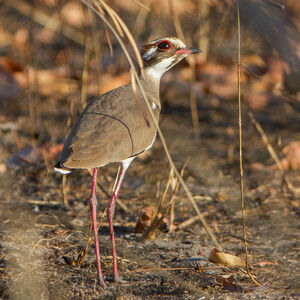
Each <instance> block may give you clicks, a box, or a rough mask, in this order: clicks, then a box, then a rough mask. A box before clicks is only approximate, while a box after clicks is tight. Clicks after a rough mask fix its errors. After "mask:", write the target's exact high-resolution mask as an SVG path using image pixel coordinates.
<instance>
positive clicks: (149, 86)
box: [141, 67, 162, 102]
mask: <svg viewBox="0 0 300 300" xmlns="http://www.w3.org/2000/svg"><path fill="white" fill-rule="evenodd" d="M144 71H145V76H144V77H143V76H141V82H142V85H143V87H144V89H145V92H146V93H147V94H148V95H149V96H151V98H154V99H155V100H156V101H155V102H159V85H160V78H161V75H162V74H161V75H160V76H156V75H157V74H155V73H153V69H151V68H149V67H148V68H145V70H144Z"/></svg>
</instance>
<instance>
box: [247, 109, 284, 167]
mask: <svg viewBox="0 0 300 300" xmlns="http://www.w3.org/2000/svg"><path fill="white" fill-rule="evenodd" d="M249 117H250V119H251V122H252V123H253V125H254V127H255V128H256V129H257V131H258V132H259V133H260V135H261V138H262V141H263V143H264V144H265V146H266V147H267V150H268V152H269V153H270V155H271V157H272V158H273V159H274V161H275V163H276V165H277V167H278V169H279V170H283V166H282V164H281V161H280V160H279V158H278V156H277V154H276V151H275V150H274V148H273V146H272V145H271V143H270V141H269V139H268V137H267V135H266V133H265V131H264V130H263V128H262V127H261V126H260V124H259V123H258V122H257V121H256V120H255V118H254V116H253V113H252V112H249Z"/></svg>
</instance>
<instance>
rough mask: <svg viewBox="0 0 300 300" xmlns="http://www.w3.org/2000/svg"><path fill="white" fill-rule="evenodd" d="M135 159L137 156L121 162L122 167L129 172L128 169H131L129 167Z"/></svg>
mask: <svg viewBox="0 0 300 300" xmlns="http://www.w3.org/2000/svg"><path fill="white" fill-rule="evenodd" d="M134 159H135V156H133V157H129V158H127V159H124V160H122V161H121V163H122V165H123V168H124V169H125V170H127V168H128V167H129V165H130V164H131V162H132V161H133V160H134Z"/></svg>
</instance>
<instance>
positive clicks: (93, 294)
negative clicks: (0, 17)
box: [0, 7, 300, 300]
mask: <svg viewBox="0 0 300 300" xmlns="http://www.w3.org/2000/svg"><path fill="white" fill-rule="evenodd" d="M2 8H3V7H2ZM5 11H6V10H5ZM9 12H10V13H11V14H12V17H13V18H14V19H15V18H16V16H18V17H20V16H19V15H16V12H15V11H14V12H12V11H10V10H9ZM2 13H3V11H2ZM5 16H8V17H9V14H5ZM131 17H132V16H131ZM21 19H22V18H21V17H20V20H19V21H20V22H21ZM24 22H25V23H26V24H27V22H28V20H27V19H26V20H25V21H24ZM21 25H22V23H21ZM21 25H20V24H19V23H17V24H14V26H15V27H13V28H15V30H17V29H20V28H21ZM42 29H43V28H42V27H38V29H36V31H35V33H36V34H37V33H38V32H40V31H42ZM8 32H9V30H8ZM46 36H47V35H46ZM103 36H104V35H103ZM63 46H67V50H65V51H66V52H64V50H62V49H63ZM9 47H10V46H8V50H7V49H6V48H5V49H4V50H3V51H4V52H5V53H11V54H7V56H9V57H11V58H13V59H14V60H17V61H19V62H20V61H21V62H23V61H26V59H28V58H26V57H25V56H26V52H24V57H23V56H22V53H21V52H20V53H19V52H17V50H16V48H9ZM11 47H12V46H11ZM34 49H36V52H35V53H37V54H36V56H34V57H35V59H36V62H37V64H38V66H39V68H40V69H43V68H45V69H51V67H52V63H53V61H52V60H53V57H55V55H57V56H58V57H63V54H65V55H66V57H65V60H64V59H63V60H61V61H62V63H61V64H62V65H64V64H69V65H70V66H71V71H72V72H70V73H71V75H70V74H69V75H70V78H69V79H68V80H69V81H68V82H69V83H68V84H70V89H69V90H68V91H67V92H64V93H65V94H63V96H62V95H61V94H60V92H61V91H58V92H57V89H58V86H57V85H53V86H49V90H50V92H47V91H48V90H47V91H45V90H43V92H41V89H42V87H41V86H38V85H33V84H31V86H30V88H28V89H26V88H24V87H18V90H17V91H13V90H12V89H11V90H10V92H15V94H10V96H11V98H10V100H7V99H8V98H7V97H3V96H1V97H2V98H1V99H0V101H1V102H0V103H1V104H3V110H2V109H1V111H0V125H1V129H0V153H1V157H0V162H1V164H0V299H3V300H9V299H22V300H27V299H28V300H35V299H37V300H40V299H55V300H56V299H290V300H291V299H299V298H300V264H299V250H300V242H299V241H300V221H299V220H300V218H299V217H300V206H299V200H300V193H299V189H300V173H299V169H297V168H296V169H294V170H293V169H291V168H287V169H286V170H284V171H281V170H279V169H278V168H277V166H276V164H275V162H274V161H273V159H272V158H271V157H270V154H269V152H268V150H267V148H266V146H265V144H264V143H263V141H262V138H261V136H260V134H259V133H258V132H257V130H256V129H255V127H254V126H253V124H252V122H251V120H250V118H249V115H248V112H249V111H250V110H251V109H250V107H249V106H248V104H244V106H243V130H244V131H243V162H244V186H245V199H246V215H247V216H246V224H247V241H248V248H249V249H248V251H249V259H250V270H251V272H252V274H253V276H254V278H255V279H256V280H257V281H258V282H259V283H260V285H261V286H257V285H255V284H254V283H253V282H252V281H251V280H250V279H249V277H248V275H247V274H246V272H245V270H244V269H243V268H230V267H226V266H222V265H217V264H215V263H212V262H210V261H209V259H208V257H209V254H210V252H211V250H212V249H213V248H214V247H215V245H214V243H213V242H212V240H211V239H210V238H209V236H208V235H207V233H206V232H205V230H204V228H203V226H202V224H201V223H200V221H199V220H198V221H195V222H192V223H191V224H190V225H188V226H185V227H183V228H182V227H181V225H182V222H184V221H186V220H189V219H191V218H193V217H194V216H195V215H196V213H195V211H194V209H193V207H192V204H191V203H190V201H189V200H188V198H187V196H186V194H185V192H184V191H183V189H182V188H180V189H179V191H178V193H177V195H176V198H175V220H174V225H175V229H174V231H173V232H168V226H167V225H168V224H167V225H166V226H165V227H164V228H161V230H160V231H158V233H157V235H156V237H155V238H154V239H151V240H147V241H143V240H142V239H141V237H142V234H141V233H135V225H136V223H137V221H138V219H139V216H140V214H141V212H142V211H143V209H144V208H146V207H152V208H153V209H155V207H156V206H157V203H158V200H159V198H160V197H161V195H162V192H163V189H164V187H165V185H166V182H167V180H168V176H169V172H170V167H169V164H168V162H167V159H166V155H165V153H164V150H163V147H162V144H161V141H160V140H159V138H158V139H157V140H156V142H155V144H154V146H153V148H152V149H151V150H149V151H148V152H146V153H145V154H143V155H141V156H140V157H138V158H137V159H136V160H135V161H134V162H133V163H132V165H131V167H130V168H129V170H128V172H127V175H126V177H125V181H124V184H123V187H122V190H121V192H120V196H119V200H118V201H119V204H117V207H116V213H115V236H116V247H117V248H116V249H117V255H118V266H119V272H120V275H121V277H122V279H124V281H126V282H125V283H122V284H120V283H114V282H111V278H112V259H111V245H110V238H109V231H108V223H107V221H106V217H103V216H102V215H103V212H104V210H105V207H106V205H107V202H108V196H107V195H106V194H105V193H104V192H103V190H102V189H104V190H106V191H107V193H108V194H111V190H112V187H113V183H114V178H115V176H116V173H117V165H113V164H112V165H108V166H106V167H104V168H102V169H101V170H100V171H99V184H101V186H102V189H101V188H100V186H98V189H97V199H98V203H99V206H98V209H99V219H100V218H101V227H100V229H99V238H100V251H101V256H102V267H103V273H104V277H105V281H106V283H107V289H105V290H103V289H101V288H100V287H99V284H98V281H97V271H96V261H95V254H94V245H92V247H91V248H90V249H89V251H88V253H87V255H86V257H85V259H84V260H83V262H82V263H81V264H76V263H75V261H76V259H77V258H78V256H79V255H80V253H81V251H82V250H83V249H85V247H86V243H87V240H88V233H89V224H90V212H89V205H88V199H89V193H90V185H91V176H90V175H89V173H88V172H87V171H85V170H82V171H74V172H72V174H70V175H68V177H67V188H66V189H65V190H64V191H63V189H62V186H63V183H62V176H61V175H60V174H56V173H53V172H52V168H53V165H54V164H55V160H56V159H57V155H56V156H55V155H53V156H52V157H50V156H49V155H48V156H47V157H48V158H45V159H41V158H40V159H36V157H35V156H34V155H33V156H34V157H33V160H31V158H30V159H29V158H28V156H26V155H25V157H23V158H22V159H21V161H20V159H19V160H17V159H16V158H14V159H13V160H12V161H13V162H14V164H11V163H8V159H11V158H12V157H13V155H14V154H16V153H18V152H19V151H20V150H21V149H23V148H25V147H26V145H31V146H32V148H33V149H38V152H39V153H40V151H41V150H40V149H46V150H47V149H48V150H47V151H48V152H47V151H46V152H47V153H49V147H50V148H51V147H55V146H56V145H58V144H59V143H61V142H62V141H63V138H64V137H65V134H66V128H67V121H68V116H69V115H70V114H71V115H72V114H73V115H76V114H77V111H80V110H81V108H80V101H79V100H78V99H80V88H81V83H78V81H79V79H78V78H79V77H80V76H81V71H82V65H83V64H82V61H83V60H82V57H84V49H83V48H82V47H81V48H80V47H79V46H78V45H75V44H73V43H71V42H69V43H67V45H66V44H65V40H64V41H61V40H56V43H52V42H51V43H50V42H49V44H47V43H46V44H43V43H42V42H38V43H37V44H35V48H34ZM10 51H11V52H10ZM105 51H107V52H106V56H105V59H106V61H105V62H106V63H107V64H108V65H110V66H114V65H115V61H119V58H120V57H119V56H118V54H115V56H114V58H113V59H111V60H109V59H108V58H107V57H109V54H108V50H107V49H106V50H105ZM58 52H59V53H60V54H57V53H58ZM116 53H118V52H116ZM22 59H24V60H22ZM66 60H67V61H66ZM107 61H109V63H108V62H107ZM56 63H57V62H56ZM24 64H25V63H24ZM91 65H93V64H92V63H91ZM103 68H104V70H105V66H104V67H103ZM208 68H210V67H208ZM224 68H225V69H226V70H227V71H228V70H229V73H230V72H231V71H230V70H231V69H232V68H233V63H232V65H231V66H228V61H227V62H225V63H224ZM124 69H125V71H124V72H125V74H127V71H128V68H127V66H126V67H125V68H124ZM225 69H224V70H225ZM121 70H122V69H118V70H117V71H116V70H115V71H114V72H112V73H109V76H110V77H109V78H110V81H111V82H112V81H114V80H115V81H114V83H115V84H116V85H119V84H118V83H119V82H120V81H121V82H123V81H124V78H123V77H122V78H120V76H119V75H118V74H119V73H120V72H121ZM25 71H26V70H24V73H26V72H25ZM122 72H123V71H122ZM186 73H187V65H186V64H185V63H182V64H180V65H179V66H178V67H176V68H175V69H174V70H171V71H170V72H169V73H168V74H166V75H165V77H164V78H163V80H162V87H161V98H162V115H161V119H160V126H161V129H162V131H163V133H164V135H165V137H166V140H167V144H168V146H169V148H170V152H171V155H172V157H173V159H174V161H175V163H176V166H177V167H178V169H181V168H182V166H183V165H184V163H185V161H186V160H187V158H189V161H188V164H187V168H186V171H185V173H184V179H185V181H186V182H187V184H188V186H189V188H190V190H191V192H192V194H193V196H194V197H195V199H196V203H197V205H198V206H199V209H200V210H201V212H202V213H203V214H204V215H205V218H206V220H207V222H208V224H209V225H210V226H211V228H212V230H213V232H214V234H215V235H216V237H217V239H218V241H219V243H220V244H221V246H222V248H223V250H224V251H225V252H228V253H231V254H234V255H237V256H239V257H242V258H243V257H244V253H245V250H244V245H243V235H242V219H241V204H240V189H239V180H240V179H239V178H240V177H239V161H238V132H237V124H238V121H237V101H236V97H235V96H232V97H224V98H223V97H221V96H220V94H214V93H213V92H209V91H207V90H206V88H205V87H203V83H202V81H203V80H204V79H205V78H204V77H203V69H201V67H199V70H198V71H197V74H196V79H197V81H196V83H195V84H194V86H193V88H194V89H195V92H196V98H197V105H198V107H197V111H198V116H199V125H200V136H199V137H198V140H196V139H195V137H194V133H193V124H192V121H191V113H190V104H189V83H188V81H187V80H185V78H186V77H185V75H186ZM89 74H90V75H89V76H92V78H91V81H94V80H95V78H97V74H96V70H95V67H94V68H91V70H90V73H89ZM201 74H202V75H201ZM230 74H231V73H230ZM234 74H235V73H234ZM0 75H1V74H0ZM1 76H2V75H1ZM126 76H127V75H126ZM222 76H224V74H223V75H222ZM225 76H226V75H225ZM1 78H2V77H1ZM125 78H129V77H125ZM201 80H202V81H201ZM74 81H75V82H76V84H75V87H74V85H73V83H74ZM125 81H126V80H125ZM216 81H217V80H216ZM224 82H226V80H225V81H224ZM121 84H122V83H121ZM225 84H226V83H224V87H227V86H225ZM228 84H229V83H228ZM232 84H233V85H235V84H236V83H235V82H234V83H232ZM250 84H251V83H249V82H245V83H244V85H243V89H244V90H247V89H249V86H250ZM43 88H45V86H43ZM229 88H231V87H229ZM53 90H55V92H53ZM2 91H3V90H2ZM5 93H7V91H5ZM66 94H67V95H68V96H67V95H66ZM93 94H96V93H92V92H91V93H88V95H89V96H92V95H93ZM221 94H222V93H221ZM72 99H73V100H72ZM74 99H77V100H74ZM72 101H73V103H75V104H74V105H73V106H72V105H71V106H70V103H71V102H72ZM295 104H296V102H295ZM70 107H71V108H70ZM74 107H75V108H74ZM30 108H31V109H32V108H33V111H30ZM76 109H77V111H76ZM253 113H254V117H255V118H256V120H257V121H258V122H259V123H260V125H261V126H262V127H263V129H264V130H265V133H266V135H267V136H268V138H269V141H270V143H271V144H272V145H273V146H274V149H275V151H276V152H277V153H278V155H279V159H282V158H283V157H284V155H283V154H282V151H281V150H282V148H283V147H284V146H286V145H288V144H290V143H291V142H293V141H299V140H300V122H299V113H300V111H299V106H297V105H291V104H290V102H287V101H286V96H284V95H282V94H278V93H277V94H275V93H274V94H273V93H271V92H270V93H269V96H268V101H267V103H266V105H265V106H263V107H261V108H258V109H256V110H253ZM69 120H70V118H69ZM71 121H74V119H73V118H72V117H71ZM47 147H48V148H47ZM10 162H11V161H10ZM63 192H64V193H63ZM168 197H170V193H169V194H168ZM166 218H167V219H168V216H166ZM220 250H221V249H220ZM230 276H232V277H230ZM228 277H229V278H230V279H228ZM226 278H227V279H228V280H227V279H226ZM226 280H227V281H226ZM226 282H227V283H226Z"/></svg>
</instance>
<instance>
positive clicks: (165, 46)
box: [157, 40, 173, 52]
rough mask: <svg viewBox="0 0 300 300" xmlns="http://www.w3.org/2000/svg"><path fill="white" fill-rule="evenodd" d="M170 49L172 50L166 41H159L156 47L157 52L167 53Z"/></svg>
mask: <svg viewBox="0 0 300 300" xmlns="http://www.w3.org/2000/svg"><path fill="white" fill-rule="evenodd" d="M172 48H173V46H172V44H171V43H170V42H169V41H167V40H163V41H160V42H159V43H158V45H157V50H158V51H162V52H167V51H169V50H171V49H172Z"/></svg>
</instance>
